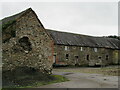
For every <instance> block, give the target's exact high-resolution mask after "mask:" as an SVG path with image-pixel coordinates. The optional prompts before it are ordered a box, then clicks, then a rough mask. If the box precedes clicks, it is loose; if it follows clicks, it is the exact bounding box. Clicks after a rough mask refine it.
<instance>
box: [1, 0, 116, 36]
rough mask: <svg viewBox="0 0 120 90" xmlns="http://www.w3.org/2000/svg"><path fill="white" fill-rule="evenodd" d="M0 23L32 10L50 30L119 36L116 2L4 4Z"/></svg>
mask: <svg viewBox="0 0 120 90" xmlns="http://www.w3.org/2000/svg"><path fill="white" fill-rule="evenodd" d="M0 6H1V7H0V8H1V9H2V10H0V13H1V15H0V19H2V18H4V17H7V16H11V15H13V14H16V13H19V12H21V11H23V10H25V9H27V8H29V7H31V8H32V9H33V10H34V11H35V12H36V14H37V15H38V17H39V19H40V21H41V22H42V23H43V25H44V27H45V28H47V29H53V30H59V31H64V32H73V33H79V34H86V35H92V36H107V35H118V3H117V2H44V3H42V2H9V3H8V2H4V3H1V5H0Z"/></svg>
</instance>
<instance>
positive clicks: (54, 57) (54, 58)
mask: <svg viewBox="0 0 120 90" xmlns="http://www.w3.org/2000/svg"><path fill="white" fill-rule="evenodd" d="M55 63H56V55H54V56H53V64H55Z"/></svg>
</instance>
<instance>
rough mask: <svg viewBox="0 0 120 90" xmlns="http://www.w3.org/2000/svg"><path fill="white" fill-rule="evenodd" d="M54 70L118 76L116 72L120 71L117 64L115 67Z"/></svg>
mask: <svg viewBox="0 0 120 90" xmlns="http://www.w3.org/2000/svg"><path fill="white" fill-rule="evenodd" d="M54 71H59V72H80V73H90V74H94V73H96V74H103V75H110V76H120V74H119V73H118V72H119V71H120V68H118V66H116V67H102V68H101V67H99V68H90V67H87V68H81V67H78V68H58V69H54Z"/></svg>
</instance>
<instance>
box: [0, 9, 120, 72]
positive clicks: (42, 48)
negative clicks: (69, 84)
mask: <svg viewBox="0 0 120 90" xmlns="http://www.w3.org/2000/svg"><path fill="white" fill-rule="evenodd" d="M1 21H2V42H3V45H2V52H3V53H2V55H3V56H2V61H3V70H12V69H15V68H16V67H24V66H28V67H33V68H36V69H39V70H43V71H45V72H48V73H49V72H50V71H51V69H52V65H53V64H54V65H79V66H94V65H110V64H118V51H119V50H120V48H119V47H118V45H120V41H119V40H117V39H113V38H105V37H92V36H87V35H80V34H73V33H67V32H59V31H53V30H48V29H45V28H44V26H43V25H42V23H41V22H40V20H39V19H38V17H37V15H36V14H35V12H34V11H33V10H32V9H31V8H29V9H27V10H25V11H23V12H21V13H18V14H16V15H13V16H10V17H7V18H4V19H2V20H1Z"/></svg>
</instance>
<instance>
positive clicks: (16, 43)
mask: <svg viewBox="0 0 120 90" xmlns="http://www.w3.org/2000/svg"><path fill="white" fill-rule="evenodd" d="M10 29H13V30H14V31H15V36H14V37H12V38H10V40H9V41H7V42H5V43H3V45H2V49H3V53H2V54H3V56H2V61H3V70H13V69H15V68H16V67H24V66H28V67H33V68H36V69H39V70H42V71H43V72H47V73H50V72H51V69H52V63H53V61H52V60H53V41H52V39H51V38H50V37H49V36H48V34H47V32H46V31H45V29H44V27H42V25H41V24H40V23H39V20H38V19H37V16H36V15H35V13H34V12H33V11H29V12H28V13H27V14H26V15H24V16H22V17H21V18H19V19H18V20H17V21H16V23H15V24H14V25H12V26H10V27H8V28H7V29H6V31H9V30H10ZM4 36H6V35H4ZM4 36H3V38H4Z"/></svg>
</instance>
